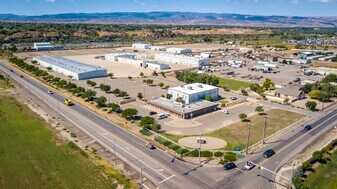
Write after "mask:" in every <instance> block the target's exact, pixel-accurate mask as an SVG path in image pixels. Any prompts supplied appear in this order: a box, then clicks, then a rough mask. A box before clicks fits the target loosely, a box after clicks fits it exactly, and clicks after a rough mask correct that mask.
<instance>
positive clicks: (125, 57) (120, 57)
mask: <svg viewBox="0 0 337 189" xmlns="http://www.w3.org/2000/svg"><path fill="white" fill-rule="evenodd" d="M105 59H106V60H109V61H116V62H122V63H127V64H132V65H135V66H138V67H143V68H151V69H154V70H167V69H170V66H169V65H167V64H161V63H158V62H155V61H149V60H141V59H137V56H136V55H135V54H128V53H111V54H106V55H105Z"/></svg>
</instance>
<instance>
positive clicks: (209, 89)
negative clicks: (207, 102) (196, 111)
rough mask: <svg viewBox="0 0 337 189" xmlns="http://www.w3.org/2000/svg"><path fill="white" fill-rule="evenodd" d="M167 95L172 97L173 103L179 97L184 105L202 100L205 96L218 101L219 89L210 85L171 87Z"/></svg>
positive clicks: (198, 84) (197, 84)
mask: <svg viewBox="0 0 337 189" xmlns="http://www.w3.org/2000/svg"><path fill="white" fill-rule="evenodd" d="M168 94H170V95H172V98H171V100H173V101H175V100H176V99H177V98H179V97H181V98H182V99H183V100H184V101H185V104H190V103H192V102H196V101H200V100H203V99H205V97H206V96H211V97H212V98H213V99H218V98H219V88H218V87H214V86H212V85H206V84H201V83H193V84H188V85H180V86H178V87H172V88H170V89H168Z"/></svg>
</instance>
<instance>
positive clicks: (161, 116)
mask: <svg viewBox="0 0 337 189" xmlns="http://www.w3.org/2000/svg"><path fill="white" fill-rule="evenodd" d="M165 118H167V115H166V114H159V115H158V116H157V119H165Z"/></svg>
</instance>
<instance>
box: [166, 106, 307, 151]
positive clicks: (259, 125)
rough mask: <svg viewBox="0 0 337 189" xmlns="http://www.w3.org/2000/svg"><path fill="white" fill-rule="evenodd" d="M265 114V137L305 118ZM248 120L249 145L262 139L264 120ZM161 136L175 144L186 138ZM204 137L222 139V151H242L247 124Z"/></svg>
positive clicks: (276, 111) (273, 112)
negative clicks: (225, 144) (238, 149)
mask: <svg viewBox="0 0 337 189" xmlns="http://www.w3.org/2000/svg"><path fill="white" fill-rule="evenodd" d="M265 113H266V114H268V116H269V118H268V122H267V123H268V124H267V136H269V135H271V134H273V133H275V132H276V131H278V130H280V129H282V128H284V127H286V126H288V125H290V124H291V123H294V122H296V121H298V120H300V119H302V118H304V117H305V115H303V114H298V113H295V112H290V111H285V110H279V109H272V110H268V111H266V112H265ZM248 119H249V120H250V123H251V124H252V127H251V136H250V145H251V144H254V143H255V142H258V141H259V140H261V139H262V136H263V129H264V121H265V118H264V117H263V116H260V115H255V116H252V117H249V118H248ZM163 136H165V137H167V138H169V139H171V140H173V141H175V142H177V141H178V140H179V139H181V138H183V137H186V136H184V135H172V134H166V133H165V134H163ZM204 136H210V137H215V138H220V139H224V140H225V141H226V142H227V146H226V147H225V148H224V150H234V149H235V148H241V149H243V148H245V145H246V137H247V123H245V122H242V121H239V122H236V123H233V124H231V125H229V126H226V127H223V128H221V129H218V130H215V131H213V132H210V133H206V134H204Z"/></svg>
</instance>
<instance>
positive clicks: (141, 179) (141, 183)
mask: <svg viewBox="0 0 337 189" xmlns="http://www.w3.org/2000/svg"><path fill="white" fill-rule="evenodd" d="M139 180H140V181H139V188H143V165H142V163H141V162H140V175H139Z"/></svg>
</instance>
